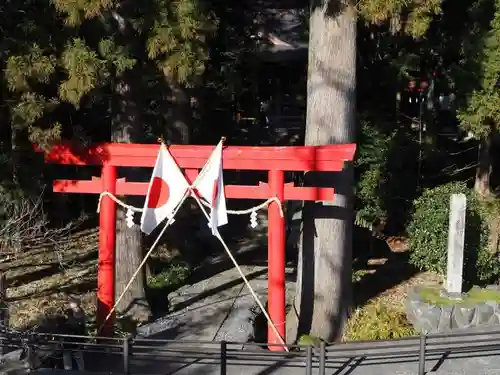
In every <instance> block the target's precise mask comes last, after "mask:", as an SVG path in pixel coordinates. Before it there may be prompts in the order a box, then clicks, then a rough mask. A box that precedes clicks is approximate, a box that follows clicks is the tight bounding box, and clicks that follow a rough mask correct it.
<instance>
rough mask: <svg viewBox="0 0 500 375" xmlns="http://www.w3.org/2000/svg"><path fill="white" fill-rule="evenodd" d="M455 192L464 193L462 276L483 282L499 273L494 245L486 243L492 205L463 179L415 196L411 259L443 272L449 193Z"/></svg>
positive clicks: (466, 280)
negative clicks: (479, 196)
mask: <svg viewBox="0 0 500 375" xmlns="http://www.w3.org/2000/svg"><path fill="white" fill-rule="evenodd" d="M458 193H463V194H465V195H466V197H467V213H466V223H465V247H464V280H465V282H466V283H468V284H474V283H481V284H484V283H487V282H490V281H492V280H493V279H495V278H496V277H497V276H498V275H499V274H500V261H499V259H498V254H497V250H496V246H494V247H492V246H489V236H490V230H489V215H490V214H492V206H491V205H488V204H486V203H483V202H481V201H480V200H479V199H478V198H477V197H476V195H475V193H474V191H472V190H470V189H468V188H467V186H466V185H465V184H464V183H457V182H454V183H449V184H446V185H442V186H439V187H436V188H433V189H428V190H425V191H424V193H423V194H422V196H420V197H419V198H418V199H416V200H415V202H414V214H413V217H412V221H411V223H410V226H409V227H408V235H409V238H408V239H409V249H410V251H411V254H410V262H411V263H412V264H413V265H414V266H416V267H417V268H419V269H421V270H427V271H434V272H437V273H439V274H441V275H445V273H446V264H447V241H448V223H449V205H450V196H451V195H452V194H458ZM492 248H494V250H493V251H492Z"/></svg>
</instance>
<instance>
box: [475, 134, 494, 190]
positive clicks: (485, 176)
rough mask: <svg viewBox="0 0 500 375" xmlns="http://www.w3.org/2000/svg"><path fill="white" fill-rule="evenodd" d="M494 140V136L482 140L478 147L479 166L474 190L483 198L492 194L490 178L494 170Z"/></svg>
mask: <svg viewBox="0 0 500 375" xmlns="http://www.w3.org/2000/svg"><path fill="white" fill-rule="evenodd" d="M492 138H493V137H492V136H489V137H488V138H486V139H484V140H481V142H480V143H479V147H478V166H477V168H476V179H475V181H474V190H475V191H476V193H478V194H479V195H480V196H483V197H487V196H489V195H490V194H491V187H490V176H491V172H492V170H493V167H492V160H491V143H492Z"/></svg>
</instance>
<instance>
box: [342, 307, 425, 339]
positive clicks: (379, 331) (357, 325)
mask: <svg viewBox="0 0 500 375" xmlns="http://www.w3.org/2000/svg"><path fill="white" fill-rule="evenodd" d="M409 336H415V330H414V329H413V327H412V326H411V324H410V323H409V322H408V320H407V319H406V314H405V313H404V312H402V311H400V310H398V309H396V308H393V307H389V306H387V305H385V304H383V303H381V302H379V303H373V304H369V305H366V306H364V307H362V308H359V309H357V310H356V311H354V313H353V314H352V315H351V317H350V318H349V321H348V322H347V326H346V330H345V333H344V337H343V340H344V341H360V340H363V341H365V340H392V339H399V338H402V337H409Z"/></svg>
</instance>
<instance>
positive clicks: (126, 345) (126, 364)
mask: <svg viewBox="0 0 500 375" xmlns="http://www.w3.org/2000/svg"><path fill="white" fill-rule="evenodd" d="M131 354H132V336H130V335H128V336H127V337H125V338H124V339H123V374H124V375H130V356H131Z"/></svg>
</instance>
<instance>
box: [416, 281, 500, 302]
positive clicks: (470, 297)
mask: <svg viewBox="0 0 500 375" xmlns="http://www.w3.org/2000/svg"><path fill="white" fill-rule="evenodd" d="M417 295H418V296H420V297H422V299H423V300H424V302H426V303H429V304H432V305H438V306H451V305H461V306H473V305H476V304H478V303H482V302H487V301H494V302H498V303H500V291H497V290H492V289H484V288H480V287H477V286H475V287H473V288H472V289H470V290H469V292H468V293H466V294H465V296H464V297H463V299H461V300H456V299H452V298H447V297H446V296H443V295H441V289H440V288H437V287H425V288H422V289H420V290H419V291H418V293H417Z"/></svg>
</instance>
